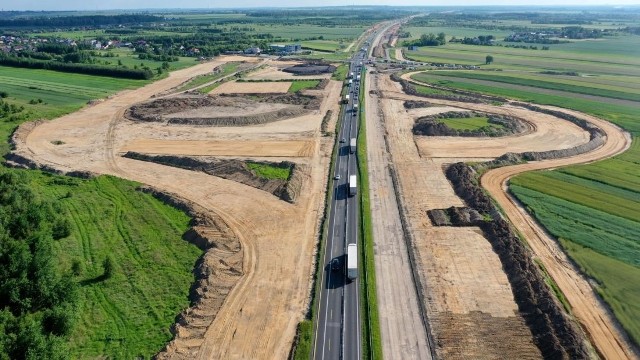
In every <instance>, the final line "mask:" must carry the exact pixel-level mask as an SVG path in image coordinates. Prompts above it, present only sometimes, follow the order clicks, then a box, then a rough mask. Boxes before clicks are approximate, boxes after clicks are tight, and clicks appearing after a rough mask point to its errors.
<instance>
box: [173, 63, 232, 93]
mask: <svg viewBox="0 0 640 360" xmlns="http://www.w3.org/2000/svg"><path fill="white" fill-rule="evenodd" d="M238 65H239V63H236V62H230V63H226V64H224V65H222V68H221V70H220V72H218V73H215V74H214V73H211V74H206V75H200V76H196V77H195V78H193V79H191V80H189V81H188V82H186V83H185V84H184V85H182V86H181V87H180V88H179V89H178V90H177V91H186V90H190V89H193V88H195V87H198V86H200V85H204V84H206V83H209V82H211V81H215V80H217V79H220V78H222V77H225V76H227V75H229V74H232V73H233V72H235V71H236V70H237V69H238ZM211 90H213V89H211ZM211 90H209V91H211ZM209 91H207V92H209Z"/></svg>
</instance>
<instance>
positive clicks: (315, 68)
mask: <svg viewBox="0 0 640 360" xmlns="http://www.w3.org/2000/svg"><path fill="white" fill-rule="evenodd" d="M282 71H284V72H288V73H291V74H295V75H316V74H328V73H332V72H334V71H336V67H335V66H333V65H328V64H300V65H294V66H290V67H288V68H285V69H282Z"/></svg>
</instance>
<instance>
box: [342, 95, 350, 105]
mask: <svg viewBox="0 0 640 360" xmlns="http://www.w3.org/2000/svg"><path fill="white" fill-rule="evenodd" d="M343 102H344V103H345V104H347V103H348V102H349V94H347V95H345V96H344V101H343Z"/></svg>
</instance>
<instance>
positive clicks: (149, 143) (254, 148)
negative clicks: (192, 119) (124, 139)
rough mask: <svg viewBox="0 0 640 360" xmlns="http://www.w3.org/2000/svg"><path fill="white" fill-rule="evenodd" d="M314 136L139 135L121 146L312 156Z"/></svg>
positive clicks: (159, 151)
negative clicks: (209, 137) (167, 137)
mask: <svg viewBox="0 0 640 360" xmlns="http://www.w3.org/2000/svg"><path fill="white" fill-rule="evenodd" d="M314 150H315V142H314V141H313V140H307V141H299V140H290V141H276V140H272V141H255V140H254V141H252V140H246V141H234V140H219V141H215V140H199V141H197V140H157V139H136V140H134V141H132V142H130V143H128V144H127V145H126V146H124V147H123V148H121V149H120V152H127V151H135V152H145V153H147V154H167V155H194V156H242V157H311V156H312V155H313V152H314Z"/></svg>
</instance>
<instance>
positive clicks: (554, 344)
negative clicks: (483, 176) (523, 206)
mask: <svg viewBox="0 0 640 360" xmlns="http://www.w3.org/2000/svg"><path fill="white" fill-rule="evenodd" d="M446 175H447V178H448V179H449V181H451V183H452V184H453V186H454V189H455V192H456V194H457V195H458V196H460V197H461V198H462V199H463V200H464V201H465V202H466V203H467V204H468V205H469V206H470V207H472V208H475V209H477V210H478V211H479V212H480V213H484V214H493V215H492V216H491V220H488V221H481V222H479V225H480V228H481V229H482V231H483V232H484V234H485V236H486V238H487V239H488V240H489V242H491V245H492V247H493V249H494V251H495V252H496V253H497V254H498V256H499V257H500V261H501V262H502V266H503V268H504V270H505V272H506V274H507V277H508V279H509V282H510V283H511V288H512V289H513V292H514V297H515V300H516V303H517V304H518V307H519V310H520V312H521V313H522V315H523V317H524V318H525V320H526V322H527V325H528V326H529V328H530V329H531V332H532V334H533V335H534V339H535V342H536V345H537V346H538V348H539V349H540V351H541V352H542V354H543V356H544V357H545V358H547V359H587V358H589V351H588V348H587V345H586V340H585V335H584V334H583V333H582V331H581V330H580V329H579V327H578V326H577V325H575V324H574V323H573V322H572V321H571V319H570V318H569V316H568V315H567V314H566V313H565V311H564V310H563V307H562V305H561V304H560V303H559V302H558V300H556V298H555V296H554V295H553V293H552V291H551V290H550V289H549V287H548V286H547V285H546V283H545V279H544V277H543V275H542V273H541V270H540V269H539V268H538V266H537V265H536V264H535V262H534V261H533V258H532V256H531V253H530V251H529V250H528V248H527V247H526V245H525V243H524V242H523V241H521V240H520V239H519V238H518V237H517V236H516V235H515V233H514V232H513V230H512V229H511V227H510V226H509V223H507V221H505V220H504V219H503V218H502V217H501V216H497V215H496V214H498V211H497V209H496V208H495V206H494V205H493V203H492V202H491V200H490V199H489V197H488V196H487V195H486V194H485V193H484V191H482V189H481V188H480V186H479V185H478V181H477V174H476V172H475V171H474V170H473V169H472V168H471V167H469V166H468V165H466V164H464V163H456V164H453V165H451V166H450V167H449V168H448V169H447V171H446Z"/></svg>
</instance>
